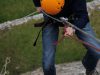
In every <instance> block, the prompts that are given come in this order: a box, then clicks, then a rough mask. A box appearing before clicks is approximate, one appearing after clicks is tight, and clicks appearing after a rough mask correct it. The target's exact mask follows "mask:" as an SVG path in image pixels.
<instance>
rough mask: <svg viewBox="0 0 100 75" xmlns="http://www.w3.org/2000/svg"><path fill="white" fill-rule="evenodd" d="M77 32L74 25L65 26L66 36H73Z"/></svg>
mask: <svg viewBox="0 0 100 75" xmlns="http://www.w3.org/2000/svg"><path fill="white" fill-rule="evenodd" d="M74 33H75V30H74V29H73V28H72V27H65V28H64V36H65V37H71V36H73V35H74Z"/></svg>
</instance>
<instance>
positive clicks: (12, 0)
mask: <svg viewBox="0 0 100 75" xmlns="http://www.w3.org/2000/svg"><path fill="white" fill-rule="evenodd" d="M34 11H35V7H34V4H33V1H32V0H0V23H1V22H4V21H7V20H13V19H16V18H21V17H23V16H25V15H27V14H29V13H32V12H34Z"/></svg>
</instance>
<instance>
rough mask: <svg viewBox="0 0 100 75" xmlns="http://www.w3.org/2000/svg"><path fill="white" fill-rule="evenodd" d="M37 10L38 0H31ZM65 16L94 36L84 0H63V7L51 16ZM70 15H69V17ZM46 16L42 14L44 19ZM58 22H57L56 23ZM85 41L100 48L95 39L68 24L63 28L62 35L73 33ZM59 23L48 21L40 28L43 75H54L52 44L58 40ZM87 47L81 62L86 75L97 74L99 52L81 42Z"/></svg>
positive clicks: (54, 47)
mask: <svg viewBox="0 0 100 75" xmlns="http://www.w3.org/2000/svg"><path fill="white" fill-rule="evenodd" d="M33 2H34V4H35V6H36V8H37V11H39V12H41V9H42V8H41V4H40V0H33ZM62 16H63V17H67V18H71V20H70V22H71V23H72V24H74V25H76V26H77V27H78V28H80V29H82V30H83V31H85V32H87V33H88V34H91V35H92V36H95V33H94V31H93V29H92V27H91V25H90V22H89V17H88V12H87V7H86V0H65V4H64V7H63V9H62V10H61V11H60V12H59V13H58V14H56V15H54V16H53V17H56V18H58V17H62ZM70 16H71V17H70ZM47 18H48V17H47V16H46V15H44V19H45V20H46V19H47ZM58 24H59V23H58ZM74 32H75V34H76V35H77V37H78V38H79V39H81V40H83V41H85V42H88V43H91V44H92V45H94V46H95V47H96V48H98V49H100V43H98V42H97V41H95V40H94V39H93V38H90V37H88V36H86V35H84V34H82V33H81V32H79V31H78V30H75V29H74V28H72V27H70V26H68V27H66V28H65V33H64V36H66V37H67V36H73V34H74ZM58 33H59V25H57V23H55V22H53V21H52V23H51V22H50V23H49V22H48V24H47V26H46V27H45V28H44V29H43V30H42V43H43V59H42V64H43V72H44V75H56V68H55V52H56V45H54V44H53V42H54V41H58ZM83 45H84V47H85V48H86V49H87V52H86V54H85V56H84V58H83V60H82V64H83V65H84V67H85V69H86V75H99V73H98V72H97V70H96V66H97V63H98V61H99V58H100V52H97V51H96V50H95V49H94V48H92V47H90V46H87V45H85V44H83Z"/></svg>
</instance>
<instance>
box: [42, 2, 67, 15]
mask: <svg viewBox="0 0 100 75" xmlns="http://www.w3.org/2000/svg"><path fill="white" fill-rule="evenodd" d="M40 3H41V7H42V9H43V10H44V11H45V12H46V13H47V14H50V15H56V14H58V13H59V12H60V11H61V10H62V8H63V6H64V3H65V1H64V0H41V2H40Z"/></svg>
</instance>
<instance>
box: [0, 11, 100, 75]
mask: <svg viewBox="0 0 100 75" xmlns="http://www.w3.org/2000/svg"><path fill="white" fill-rule="evenodd" d="M99 16H100V12H98V11H95V12H93V13H92V15H91V17H90V19H91V24H92V25H93V28H94V30H95V32H96V33H97V34H98V35H97V37H98V38H100V32H99V29H100V26H99V24H100V20H99ZM34 22H35V21H30V22H28V23H26V24H23V25H21V26H15V27H12V29H10V30H8V29H5V30H2V31H0V70H1V68H2V67H3V64H4V61H5V58H6V57H11V62H10V64H8V66H7V69H8V70H9V71H10V75H19V74H20V73H22V72H27V71H30V70H34V69H36V68H37V67H40V66H41V59H42V50H41V49H42V44H41V42H42V41H41V37H40V38H39V40H38V44H37V46H36V47H33V40H34V39H35V37H36V35H37V32H38V31H39V29H40V28H34V27H33V24H34ZM61 29H62V28H60V30H61ZM40 36H41V35H40ZM61 36H62V35H61V31H60V35H59V38H61ZM85 52H86V50H85V48H84V47H83V46H82V45H81V44H80V43H79V42H76V41H75V40H71V39H70V38H68V39H67V38H66V39H65V40H63V41H62V42H61V43H60V44H59V45H58V46H57V52H56V63H57V64H59V63H65V62H72V61H78V60H81V59H82V57H83V56H84V54H85Z"/></svg>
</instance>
